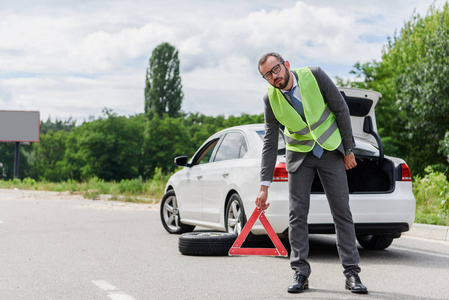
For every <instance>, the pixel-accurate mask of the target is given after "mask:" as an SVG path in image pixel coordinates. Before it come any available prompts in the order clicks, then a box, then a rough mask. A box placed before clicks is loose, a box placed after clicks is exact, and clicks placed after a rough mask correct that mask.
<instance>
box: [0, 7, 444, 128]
mask: <svg viewBox="0 0 449 300" xmlns="http://www.w3.org/2000/svg"><path fill="white" fill-rule="evenodd" d="M441 3H444V1H443V0H439V1H437V2H436V4H437V6H438V4H441ZM429 5H430V3H427V2H425V1H418V0H412V1H410V0H409V1H407V0H398V1H387V0H378V1H371V2H366V1H363V2H360V1H356V0H342V1H338V2H336V1H331V0H321V1H312V0H306V1H293V0H286V1H282V2H273V1H268V0H259V1H239V0H228V1H222V2H211V1H208V0H193V1H189V2H188V3H186V2H181V1H180V0H176V1H175V0H174V1H166V0H158V1H157V0H152V1H144V0H136V1H123V0H111V1H100V0H98V1H75V2H58V1H44V0H40V1H39V0H38V1H20V0H4V1H3V2H2V4H1V5H0V8H1V9H0V40H1V41H2V42H1V43H0V61H1V66H0V109H12V108H14V109H30V110H35V109H37V110H40V111H41V116H42V118H43V119H45V118H47V117H48V116H49V115H51V116H52V117H59V118H62V117H64V118H68V117H70V116H73V117H74V118H75V119H78V120H84V119H87V118H88V117H89V115H100V114H101V109H102V108H103V107H108V108H111V109H113V110H114V111H116V112H117V113H118V114H123V115H129V114H136V113H139V112H143V89H144V80H145V70H146V68H147V66H148V59H149V57H150V56H151V52H152V51H153V49H154V48H155V47H156V46H157V45H159V44H160V43H162V42H169V43H171V44H172V45H174V46H176V47H177V49H178V50H179V56H180V61H181V76H182V83H183V87H184V93H185V98H184V105H183V110H185V111H199V112H201V113H204V114H210V115H217V114H225V115H230V114H239V113H251V114H252V113H262V105H261V100H260V99H261V97H262V96H263V94H264V92H265V90H266V83H265V82H264V81H263V80H262V79H261V77H260V75H259V74H258V72H257V61H258V59H259V57H260V56H261V55H262V54H264V53H266V52H268V51H277V52H280V53H281V54H283V56H284V57H285V58H286V59H288V60H289V61H290V63H291V65H292V66H293V67H301V66H304V65H320V66H322V67H323V69H324V70H325V71H326V72H328V74H329V75H330V76H331V77H333V76H336V75H338V76H340V77H348V71H349V70H350V69H351V68H352V65H353V64H354V63H355V62H357V61H361V62H366V61H371V60H373V59H376V60H378V59H379V58H380V56H381V50H382V46H383V44H385V43H386V41H387V37H388V36H393V34H394V32H395V30H397V29H399V28H400V27H402V25H403V23H404V21H406V20H408V19H409V18H410V16H411V14H412V12H413V10H414V9H415V7H416V9H417V11H418V12H420V13H421V14H425V13H426V11H427V8H428V6H429Z"/></svg>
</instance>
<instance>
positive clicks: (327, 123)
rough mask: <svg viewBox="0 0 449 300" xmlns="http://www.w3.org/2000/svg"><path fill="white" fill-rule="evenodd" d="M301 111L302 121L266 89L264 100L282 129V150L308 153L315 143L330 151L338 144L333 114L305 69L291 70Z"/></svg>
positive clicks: (281, 97)
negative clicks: (302, 113)
mask: <svg viewBox="0 0 449 300" xmlns="http://www.w3.org/2000/svg"><path fill="white" fill-rule="evenodd" d="M294 71H295V72H296V73H297V74H298V86H299V91H300V93H301V100H302V105H303V107H304V116H305V121H304V120H303V118H302V117H301V116H300V115H299V113H298V112H297V111H296V109H295V108H294V107H293V106H292V105H291V104H290V103H288V101H287V100H286V99H285V97H284V95H283V94H282V92H281V91H280V90H279V89H277V88H274V87H273V86H271V85H270V86H269V87H268V99H269V101H270V105H271V108H272V110H273V113H274V115H275V117H276V119H277V120H278V121H279V123H281V124H283V125H284V126H285V129H284V134H285V142H286V144H287V145H286V148H287V150H290V151H295V152H309V151H311V150H312V149H313V147H314V146H315V143H318V144H319V145H320V146H321V147H323V149H326V150H328V151H333V150H335V149H337V148H338V146H339V145H340V143H341V135H340V131H339V130H338V127H337V122H336V120H335V115H334V113H333V112H332V111H331V110H330V108H329V107H328V104H327V103H324V99H323V95H322V94H321V91H320V88H319V86H318V83H317V81H316V79H315V76H313V74H312V71H310V69H309V68H308V67H305V68H301V69H297V70H294Z"/></svg>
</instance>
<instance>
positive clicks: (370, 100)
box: [338, 88, 382, 148]
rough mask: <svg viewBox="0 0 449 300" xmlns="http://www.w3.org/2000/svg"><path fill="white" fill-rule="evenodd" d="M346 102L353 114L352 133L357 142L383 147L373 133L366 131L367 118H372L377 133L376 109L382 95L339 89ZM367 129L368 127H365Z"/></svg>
mask: <svg viewBox="0 0 449 300" xmlns="http://www.w3.org/2000/svg"><path fill="white" fill-rule="evenodd" d="M338 89H339V90H340V92H341V94H342V95H343V98H344V99H345V100H346V103H347V104H348V107H349V112H350V114H351V124H352V132H353V135H354V138H355V139H356V140H360V141H363V142H366V143H368V144H370V145H372V146H374V147H376V148H379V147H381V145H379V144H378V141H377V140H376V137H375V136H374V135H373V134H372V133H367V132H366V131H365V130H364V126H366V125H365V122H366V120H365V119H366V118H365V117H370V118H371V122H372V129H373V131H374V132H375V133H377V124H376V116H375V112H374V109H375V107H376V106H377V103H378V102H379V100H380V98H382V94H381V93H379V92H375V91H370V90H363V89H353V88H338ZM365 128H366V127H365Z"/></svg>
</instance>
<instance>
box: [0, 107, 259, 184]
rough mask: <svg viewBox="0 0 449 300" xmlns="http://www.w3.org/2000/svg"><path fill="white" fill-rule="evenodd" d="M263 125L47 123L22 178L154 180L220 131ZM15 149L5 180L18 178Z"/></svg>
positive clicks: (189, 118) (8, 155) (209, 120)
mask: <svg viewBox="0 0 449 300" xmlns="http://www.w3.org/2000/svg"><path fill="white" fill-rule="evenodd" d="M260 122H263V116H262V115H247V114H242V115H240V116H238V117H234V116H230V117H228V118H226V117H224V116H217V117H210V116H205V115H203V114H198V113H190V114H184V115H181V116H179V117H170V116H168V115H167V114H163V115H162V116H158V115H156V116H154V117H153V118H151V119H148V118H147V116H146V115H145V114H144V113H142V114H138V115H134V116H130V117H124V116H118V115H117V114H116V113H114V112H113V111H112V110H110V109H103V115H102V116H101V117H99V118H97V119H95V120H90V121H88V122H84V123H83V124H82V125H80V126H75V124H74V122H72V121H60V120H56V121H54V122H52V121H51V120H50V119H48V120H46V121H45V122H41V136H40V142H39V143H31V144H30V145H21V153H20V178H26V177H29V178H32V179H35V180H40V181H43V180H45V181H52V182H59V181H66V180H68V179H73V180H77V181H84V180H89V179H91V178H94V177H97V178H100V179H103V180H105V181H117V182H119V181H121V180H122V179H133V178H142V179H149V178H153V175H154V172H155V170H156V168H161V170H162V171H163V172H164V173H166V172H171V171H173V170H174V169H175V167H176V166H175V165H174V163H173V158H174V157H176V156H181V155H188V156H191V155H193V154H194V152H195V151H196V149H197V148H198V147H199V146H200V145H201V144H202V143H203V142H204V141H205V139H206V138H208V137H209V136H210V135H211V134H213V133H215V132H216V131H218V130H221V129H224V128H227V127H230V126H235V125H240V124H252V123H260ZM14 150H15V145H14V143H1V144H0V158H1V162H2V163H3V166H2V167H1V171H2V173H1V178H2V179H11V178H13V172H14Z"/></svg>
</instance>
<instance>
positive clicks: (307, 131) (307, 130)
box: [294, 126, 310, 135]
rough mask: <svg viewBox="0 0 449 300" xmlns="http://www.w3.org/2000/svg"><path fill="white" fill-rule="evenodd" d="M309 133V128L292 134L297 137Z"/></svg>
mask: <svg viewBox="0 0 449 300" xmlns="http://www.w3.org/2000/svg"><path fill="white" fill-rule="evenodd" d="M309 132H310V129H309V127H307V126H306V127H304V128H303V129H301V130H299V131H295V132H294V133H296V134H299V135H306V134H308V133H309Z"/></svg>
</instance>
